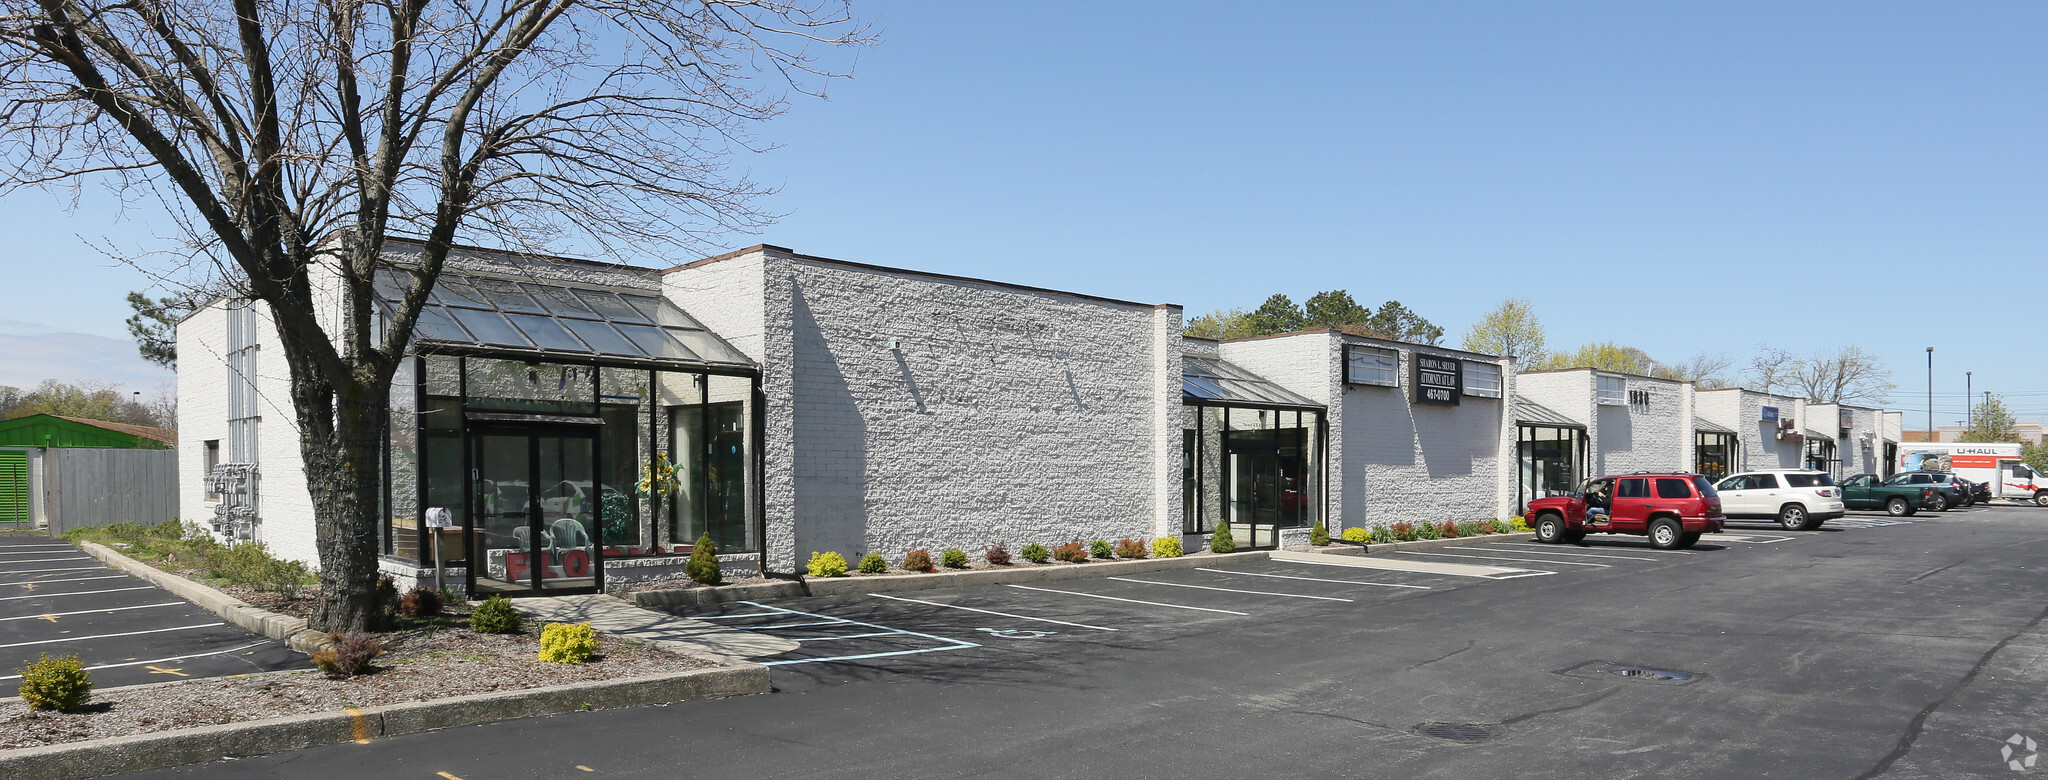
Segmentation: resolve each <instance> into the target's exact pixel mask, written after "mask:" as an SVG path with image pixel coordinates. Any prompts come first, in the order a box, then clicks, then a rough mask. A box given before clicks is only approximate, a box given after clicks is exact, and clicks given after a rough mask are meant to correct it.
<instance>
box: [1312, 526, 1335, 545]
mask: <svg viewBox="0 0 2048 780" xmlns="http://www.w3.org/2000/svg"><path fill="white" fill-rule="evenodd" d="M1308 543H1309V544H1310V545H1312V546H1315V547H1328V546H1330V529H1329V528H1327V527H1325V526H1324V525H1323V524H1322V523H1316V524H1315V525H1312V526H1309V527H1308Z"/></svg>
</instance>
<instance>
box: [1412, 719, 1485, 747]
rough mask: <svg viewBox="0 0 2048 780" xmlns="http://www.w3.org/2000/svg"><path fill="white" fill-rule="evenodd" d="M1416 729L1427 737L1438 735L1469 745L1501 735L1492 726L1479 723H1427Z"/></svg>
mask: <svg viewBox="0 0 2048 780" xmlns="http://www.w3.org/2000/svg"><path fill="white" fill-rule="evenodd" d="M1416 731H1417V732H1418V733H1420V734H1422V735H1423V736H1425V737H1436V738H1437V739H1443V740H1449V741H1451V742H1461V743H1464V744H1467V745H1476V744H1479V743H1481V742H1485V741H1487V740H1489V739H1493V738H1494V737H1497V736H1500V733H1499V732H1497V731H1494V730H1493V727H1492V726H1481V725H1479V724H1477V723H1425V724H1423V725H1422V726H1421V727H1420V728H1417V729H1416Z"/></svg>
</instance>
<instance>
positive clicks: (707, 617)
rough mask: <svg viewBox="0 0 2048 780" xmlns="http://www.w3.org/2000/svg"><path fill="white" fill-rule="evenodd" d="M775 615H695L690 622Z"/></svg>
mask: <svg viewBox="0 0 2048 780" xmlns="http://www.w3.org/2000/svg"><path fill="white" fill-rule="evenodd" d="M776 614H777V613H774V612H741V613H739V614H737V615H697V616H695V617H692V618H690V619H691V620H726V619H729V618H743V617H771V616H774V615H776Z"/></svg>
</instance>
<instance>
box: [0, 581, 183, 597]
mask: <svg viewBox="0 0 2048 780" xmlns="http://www.w3.org/2000/svg"><path fill="white" fill-rule="evenodd" d="M10 584H14V585H28V584H30V583H26V582H16V583H10ZM124 590H156V586H155V585H142V586H138V587H133V588H109V589H107V590H81V591H79V592H77V593H35V594H31V595H27V596H6V597H0V601H15V600H17V599H54V598H57V597H59V596H90V595H92V594H94V593H120V592H121V591H124Z"/></svg>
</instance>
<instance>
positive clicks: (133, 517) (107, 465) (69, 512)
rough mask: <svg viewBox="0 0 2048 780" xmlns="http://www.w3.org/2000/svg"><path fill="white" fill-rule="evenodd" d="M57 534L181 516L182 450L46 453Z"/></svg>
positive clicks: (48, 509)
mask: <svg viewBox="0 0 2048 780" xmlns="http://www.w3.org/2000/svg"><path fill="white" fill-rule="evenodd" d="M43 512H44V517H47V518H48V519H49V522H50V533H51V535H58V534H62V533H64V532H65V531H69V530H71V529H73V528H90V527H96V526H103V525H112V524H114V523H142V524H144V525H155V524H157V523H162V522H166V521H170V520H176V519H177V518H178V452H177V451H176V450H117V449H86V448H71V447H53V448H50V449H48V450H44V456H43Z"/></svg>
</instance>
